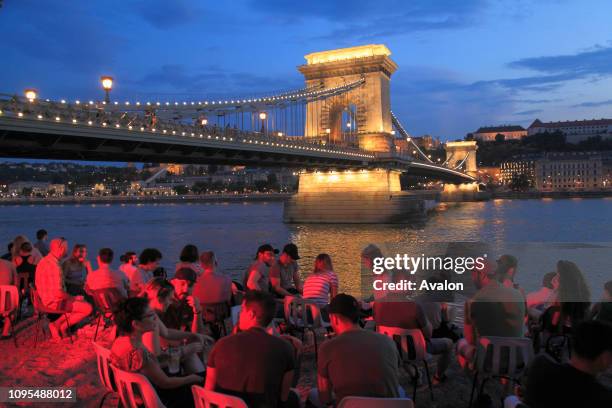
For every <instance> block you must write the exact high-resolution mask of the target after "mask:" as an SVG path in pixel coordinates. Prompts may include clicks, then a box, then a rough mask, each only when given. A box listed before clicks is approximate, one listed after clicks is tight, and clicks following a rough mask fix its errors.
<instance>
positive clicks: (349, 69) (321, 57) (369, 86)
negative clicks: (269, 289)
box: [284, 45, 433, 223]
mask: <svg viewBox="0 0 612 408" xmlns="http://www.w3.org/2000/svg"><path fill="white" fill-rule="evenodd" d="M389 55H391V52H390V51H389V49H388V48H387V47H385V46H384V45H365V46H360V47H352V48H343V49H339V50H331V51H323V52H315V53H312V54H308V55H306V57H305V58H306V61H307V63H306V64H305V65H302V66H300V67H299V68H298V69H299V70H300V72H301V73H302V74H303V75H304V77H305V79H306V86H307V87H315V86H320V85H323V87H325V88H334V87H337V86H342V85H345V84H347V83H351V82H354V81H358V80H360V79H363V80H364V83H363V84H362V85H361V86H359V87H356V88H354V89H352V90H351V91H349V92H347V93H344V94H342V95H337V96H335V97H332V98H328V99H326V100H325V101H314V102H309V103H308V105H307V107H306V123H305V132H304V134H305V136H306V137H309V138H317V139H319V140H321V141H329V142H331V143H340V144H341V143H346V142H347V140H346V132H343V130H344V126H345V123H344V122H345V119H346V115H347V113H348V114H350V115H352V116H351V123H352V124H353V126H354V127H355V128H353V129H352V131H353V132H352V133H353V134H352V136H356V138H355V139H354V140H349V141H348V142H349V143H351V142H352V143H356V144H358V145H359V147H361V148H362V149H364V150H369V151H371V152H377V153H385V152H387V153H388V152H392V151H393V149H394V147H393V135H392V132H391V131H392V122H391V102H390V92H389V90H390V86H389V85H390V84H389V82H390V80H391V75H392V74H393V73H394V72H395V70H396V69H397V65H396V64H395V63H394V62H393V61H392V60H391V59H390V58H389ZM399 176H400V172H399V171H396V170H388V169H378V170H358V171H327V172H303V173H301V174H300V178H299V188H298V193H297V194H295V195H294V196H293V197H291V199H290V200H288V201H287V202H286V203H285V211H284V219H285V221H287V222H299V223H302V222H304V223H397V222H407V221H408V220H409V219H410V218H412V217H413V216H415V215H417V216H421V215H422V214H423V213H424V212H425V211H426V210H427V207H428V204H429V202H431V201H432V200H433V197H431V196H432V194H429V196H428V197H427V198H429V200H428V199H426V198H424V197H423V196H422V195H419V194H418V193H414V192H406V191H401V188H400V178H399Z"/></svg>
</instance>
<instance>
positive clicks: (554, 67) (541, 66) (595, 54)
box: [508, 46, 612, 78]
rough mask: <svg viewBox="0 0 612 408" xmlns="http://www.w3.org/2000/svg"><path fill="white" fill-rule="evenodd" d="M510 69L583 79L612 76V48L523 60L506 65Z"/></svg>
mask: <svg viewBox="0 0 612 408" xmlns="http://www.w3.org/2000/svg"><path fill="white" fill-rule="evenodd" d="M508 65H509V66H510V67H512V68H526V69H529V70H532V71H537V72H542V73H546V74H561V75H572V76H574V77H576V78H584V77H586V76H590V75H604V76H607V75H611V74H612V47H602V46H596V47H595V48H594V49H593V50H590V51H583V52H578V53H576V54H571V55H556V56H543V57H535V58H523V59H520V60H518V61H513V62H511V63H510V64H508Z"/></svg>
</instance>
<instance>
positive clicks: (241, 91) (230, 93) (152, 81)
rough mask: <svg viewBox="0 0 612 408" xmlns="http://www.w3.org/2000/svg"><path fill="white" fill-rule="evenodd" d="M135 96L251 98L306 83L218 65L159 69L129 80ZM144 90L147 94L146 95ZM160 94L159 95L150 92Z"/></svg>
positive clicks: (178, 66)
mask: <svg viewBox="0 0 612 408" xmlns="http://www.w3.org/2000/svg"><path fill="white" fill-rule="evenodd" d="M126 85H127V87H128V88H133V90H132V91H130V94H131V95H134V94H135V93H137V92H140V94H141V95H145V94H149V95H150V96H161V95H165V96H174V97H178V96H184V97H186V96H190V97H196V96H197V97H199V98H221V97H223V98H230V97H245V98H247V97H250V96H255V95H256V94H258V93H262V92H271V91H274V90H281V89H282V90H286V89H295V88H300V87H301V86H303V82H302V80H299V79H298V78H297V76H296V78H295V79H293V78H292V77H268V76H263V75H256V74H250V73H245V72H232V71H228V70H226V69H222V68H221V67H218V66H213V65H211V66H207V67H201V68H197V69H194V68H188V67H187V66H186V65H183V64H166V65H162V66H160V67H157V68H155V69H153V70H152V71H150V72H149V73H147V74H145V75H143V76H142V77H141V78H139V79H137V80H134V81H129V82H128V83H127V84H126ZM143 90H144V92H143ZM149 91H151V92H156V94H155V95H153V94H151V93H149Z"/></svg>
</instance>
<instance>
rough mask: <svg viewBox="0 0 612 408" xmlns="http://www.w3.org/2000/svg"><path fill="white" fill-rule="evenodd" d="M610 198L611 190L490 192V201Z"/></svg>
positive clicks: (611, 195)
mask: <svg viewBox="0 0 612 408" xmlns="http://www.w3.org/2000/svg"><path fill="white" fill-rule="evenodd" d="M606 197H612V190H600V191H492V192H491V199H509V200H520V199H542V198H550V199H568V198H606Z"/></svg>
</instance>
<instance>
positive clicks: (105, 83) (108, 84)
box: [100, 76, 113, 103]
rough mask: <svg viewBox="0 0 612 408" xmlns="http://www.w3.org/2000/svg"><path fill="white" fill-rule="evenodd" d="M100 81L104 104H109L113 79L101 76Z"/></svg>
mask: <svg viewBox="0 0 612 408" xmlns="http://www.w3.org/2000/svg"><path fill="white" fill-rule="evenodd" d="M100 81H102V88H104V102H106V103H110V90H111V89H113V77H110V76H102V77H100Z"/></svg>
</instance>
